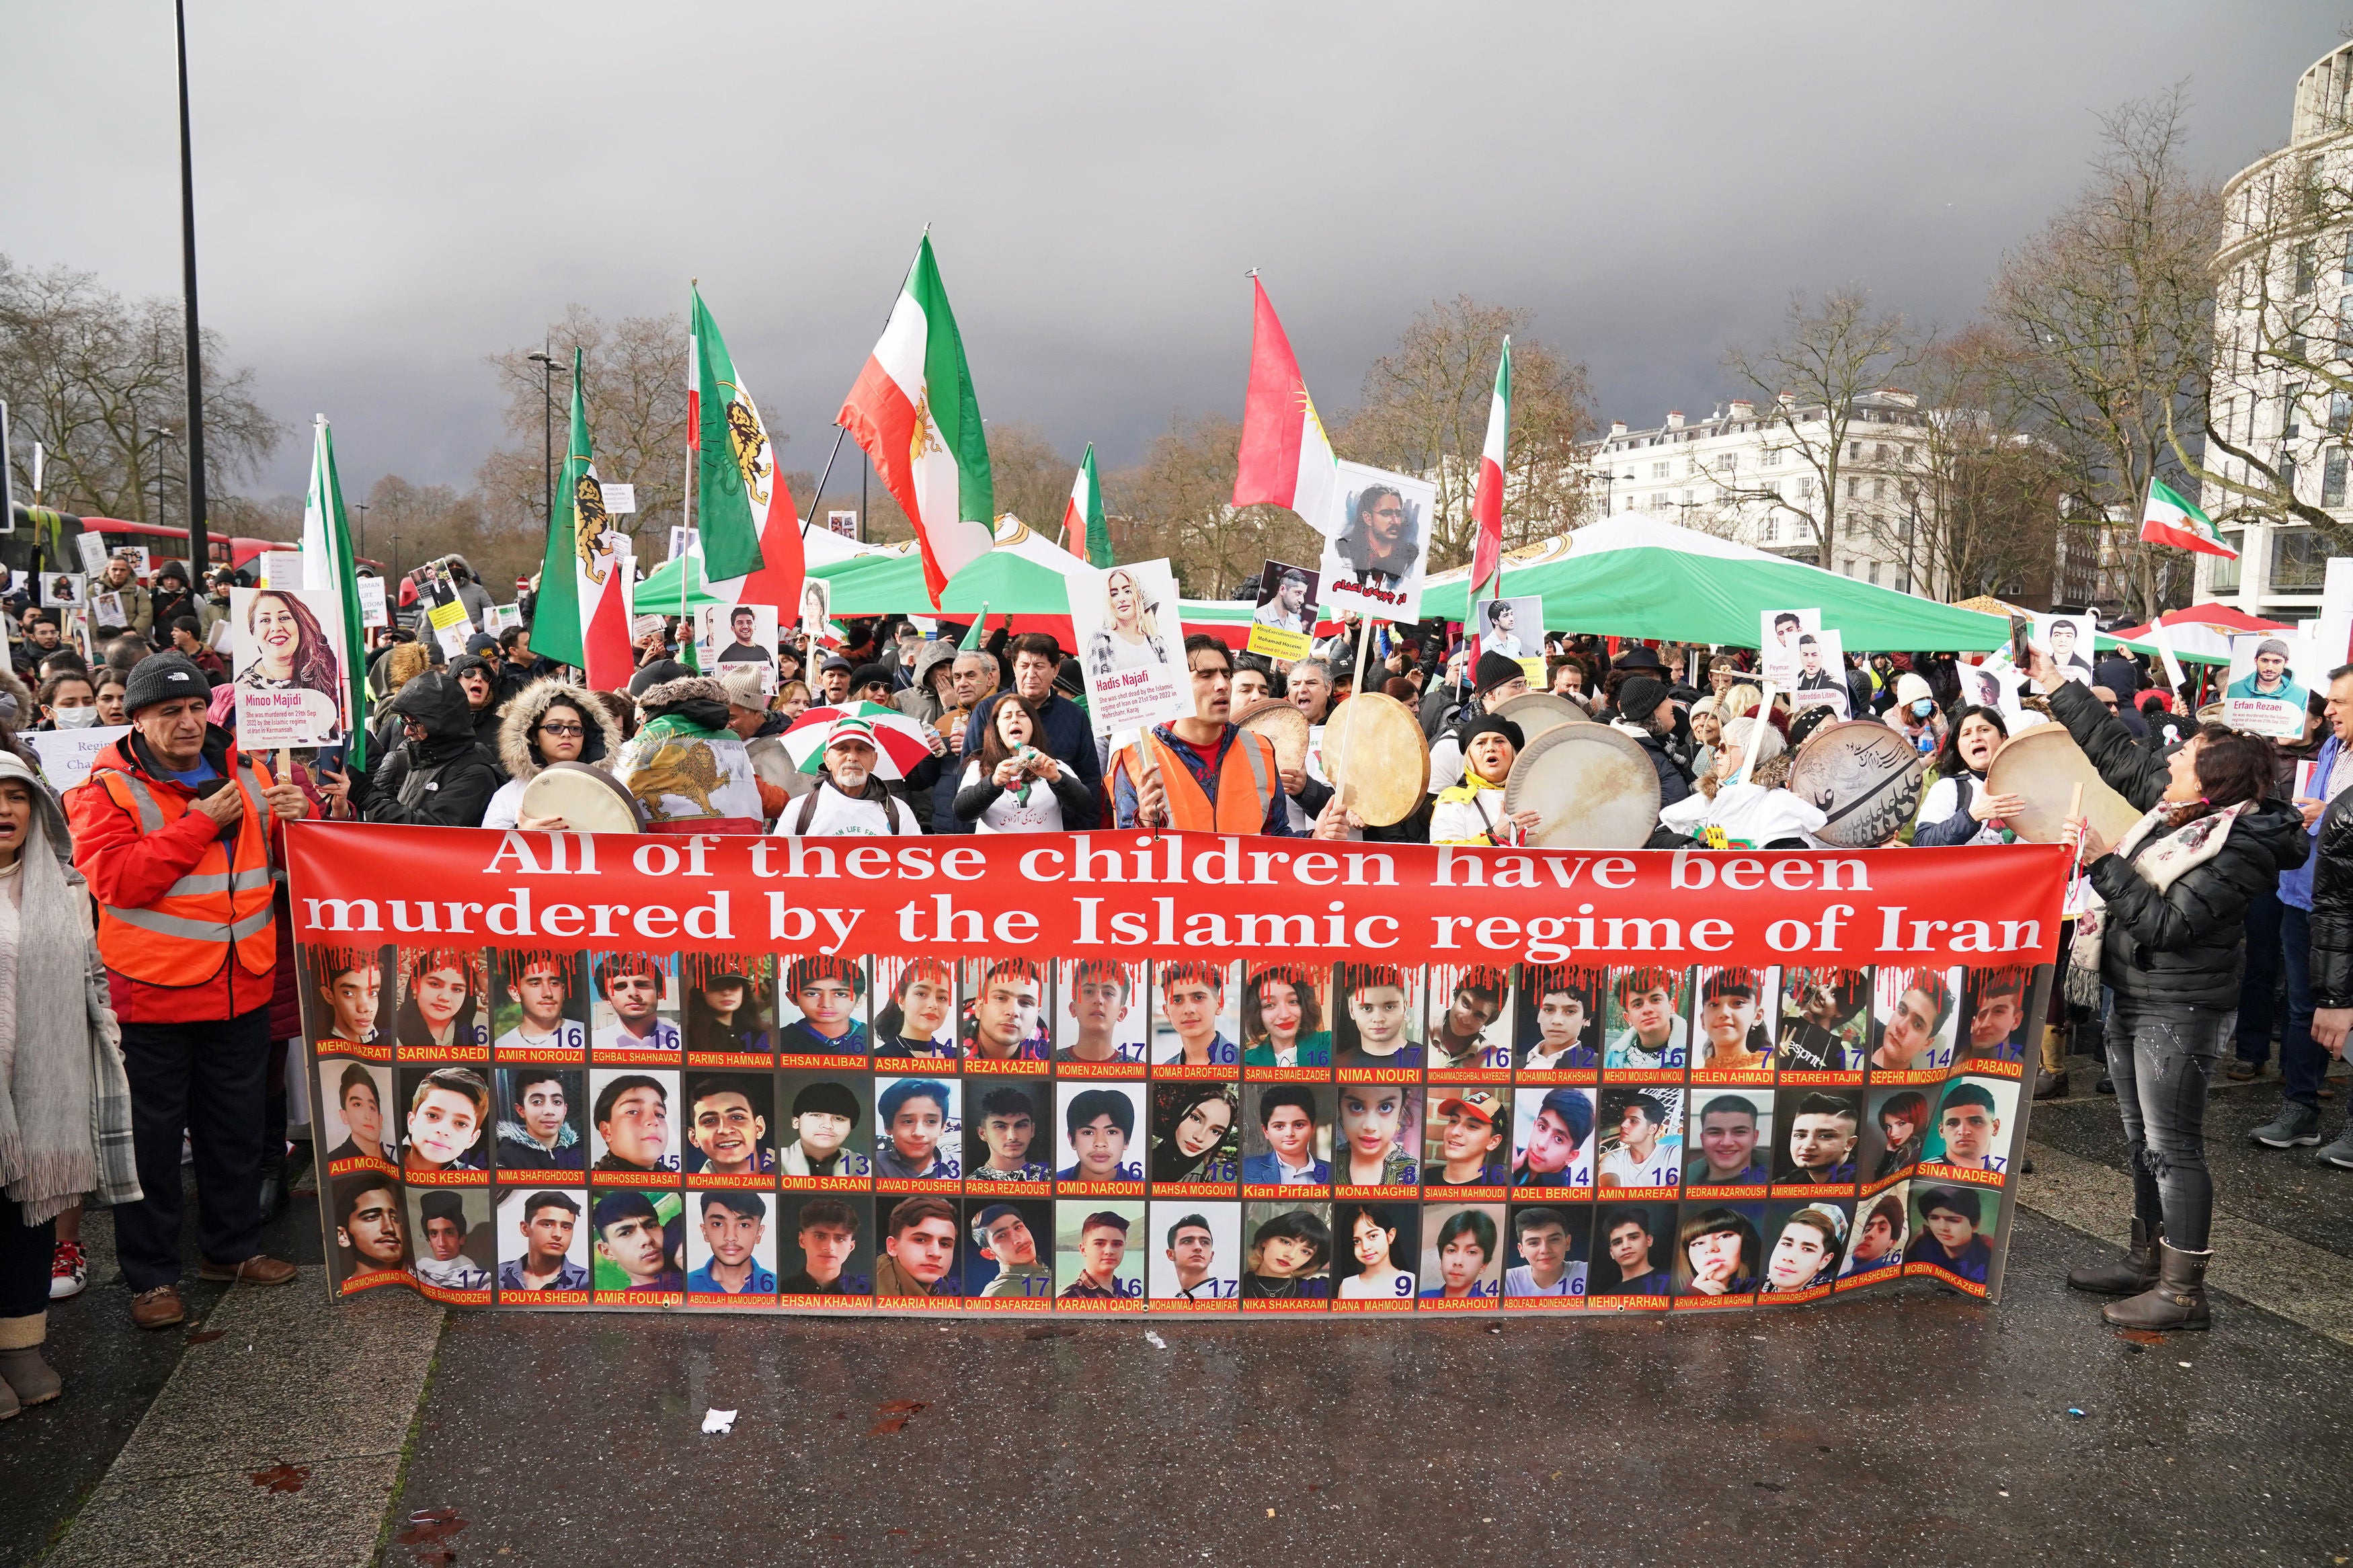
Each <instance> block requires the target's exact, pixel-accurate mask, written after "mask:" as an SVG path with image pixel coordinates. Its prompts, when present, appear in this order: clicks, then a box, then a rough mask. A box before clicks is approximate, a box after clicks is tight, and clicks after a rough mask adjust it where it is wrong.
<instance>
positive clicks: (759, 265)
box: [0, 0, 2353, 493]
mask: <svg viewBox="0 0 2353 1568" xmlns="http://www.w3.org/2000/svg"><path fill="white" fill-rule="evenodd" d="M190 10H191V13H192V15H191V18H190V28H191V38H190V69H191V72H192V75H193V82H194V100H195V110H194V114H195V154H196V195H197V223H198V238H199V241H200V244H201V247H202V248H201V257H200V265H201V267H202V269H203V277H202V285H203V297H202V301H201V304H202V310H203V314H204V319H205V322H206V325H207V326H209V327H213V328H216V329H217V330H218V331H220V332H222V333H223V334H224V335H225V336H226V338H227V342H228V346H229V351H230V353H231V356H232V357H233V358H234V359H235V360H236V361H237V363H247V364H250V365H252V366H254V367H255V369H256V371H257V373H258V380H259V390H260V393H261V395H262V398H263V401H264V402H265V403H266V404H267V405H269V407H270V408H271V409H272V410H273V411H275V412H276V413H278V414H279V415H280V416H282V417H284V418H286V419H288V420H290V421H295V420H302V419H307V418H308V416H310V415H311V413H312V412H313V411H320V412H324V413H325V414H327V415H328V416H329V417H330V418H331V419H332V420H333V421H334V424H335V427H336V437H337V442H336V444H337V450H338V455H339V458H340V459H341V463H342V468H343V479H344V483H345V486H346V488H347V489H349V490H351V491H353V492H354V493H356V492H359V491H363V490H364V489H365V488H366V486H367V485H368V484H369V483H370V482H371V481H373V480H374V479H375V478H376V476H378V475H379V474H382V473H385V472H396V473H400V474H404V475H406V476H407V477H408V478H410V479H415V480H418V481H420V482H427V481H446V482H449V483H452V484H456V485H458V486H459V487H460V488H463V487H465V486H466V485H468V484H469V483H470V480H471V476H472V473H473V469H474V467H475V465H476V463H477V462H478V461H479V460H480V458H481V457H482V455H483V453H484V452H486V451H487V450H488V449H489V448H490V447H491V446H492V445H494V444H496V443H497V442H498V441H499V440H500V439H501V432H500V429H499V423H498V413H499V410H498V403H497V399H496V396H495V393H494V389H493V386H492V384H491V374H490V372H489V370H488V368H487V367H486V366H485V365H484V364H483V363H482V356H483V355H484V354H485V353H489V352H491V351H493V350H496V349H500V348H503V347H507V346H510V345H513V344H519V343H523V342H533V341H535V340H536V338H537V336H538V334H539V331H540V329H541V327H542V326H543V323H545V322H546V321H549V320H551V319H553V318H554V317H555V316H557V315H558V314H560V313H561V311H562V310H563V307H564V305H565V302H566V301H567V300H578V301H581V302H582V303H584V304H586V305H588V306H589V307H591V308H592V309H594V310H597V311H598V312H600V313H602V314H604V315H605V316H607V317H608V318H609V317H617V316H622V315H631V314H641V313H657V312H668V311H678V310H682V308H683V306H684V304H685V300H686V291H687V279H688V278H689V277H690V275H700V277H701V278H702V289H703V295H704V298H705V299H706V300H708V301H709V302H710V304H711V307H712V310H713V312H714V314H715V315H716V317H717V319H718V321H719V322H720V325H721V327H722V329H723V331H725V332H726V334H727V336H728V340H729V344H730V347H731V348H732V349H733V352H734V354H735V360H736V363H737V365H738V367H739V368H740V369H741V370H742V372H743V373H744V377H745V380H746V382H747V384H749V385H750V386H751V388H752V390H753V392H754V395H755V396H757V397H758V399H759V401H760V404H761V407H762V412H763V413H764V414H765V416H767V418H768V421H769V423H770V425H771V426H772V427H777V428H781V429H783V430H785V431H786V432H789V434H790V435H791V437H792V440H791V444H790V445H789V446H788V447H786V449H785V453H784V456H785V459H786V465H787V466H789V467H797V468H814V467H816V466H817V465H818V464H819V463H820V462H821V461H822V460H823V458H824V454H825V449H826V447H827V445H828V442H829V439H830V437H831V430H830V427H829V426H830V421H831V419H832V416H833V415H834V412H835V411H836V409H838V408H839V405H840V399H841V396H842V394H843V393H844V392H845V391H846V390H847V389H848V387H849V383H850V380H851V378H852V377H853V376H854V375H855V374H856V373H857V371H858V368H859V366H860V363H862V362H863V360H864V357H865V354H866V352H867V350H868V349H869V348H870V347H871V344H872V342H873V339H874V336H875V332H876V331H877V329H878V328H879V327H880V325H881V321H882V318H883V316H884V314H885V313H886V311H887V310H888V309H889V306H890V302H891V300H892V297H893V295H894V294H895V292H896V290H897V288H898V284H899V281H900V279H901V278H902V275H903V273H904V270H905V268H906V265H907V261H908V258H909V257H910V256H911V254H912V253H913V246H914V242H915V238H916V236H917V234H918V232H919V231H920V230H921V229H922V227H923V225H924V224H925V223H926V222H929V223H930V224H931V225H932V226H933V237H934V244H935V246H936V247H937V249H938V253H939V257H940V264H941V268H942V270H943V273H944V277H945V279H946V282H947V286H948V290H949V295H950V298H951V300H953V301H954V303H955V309H956V313H957V316H958V319H959V321H960V322H961V324H962V326H963V329H964V332H965V346H966V349H967V351H968V353H969V354H970V356H971V361H972V367H973V376H974V380H975V383H976V386H977V388H978V392H979V395H980V399H981V406H982V409H983V411H984V412H985V413H986V414H987V416H988V417H990V418H991V419H992V420H1000V421H1010V420H1027V421H1031V422H1034V423H1036V424H1037V425H1039V426H1041V427H1042V428H1043V429H1044V430H1045V431H1046V432H1047V434H1048V435H1049V437H1051V438H1052V439H1053V440H1054V441H1055V442H1056V444H1057V445H1058V446H1059V447H1062V448H1064V449H1066V450H1067V451H1068V452H1069V453H1070V454H1071V455H1072V456H1074V457H1075V455H1076V454H1077V453H1078V452H1079V451H1080V449H1081V448H1082V447H1083V446H1084V444H1085V443H1086V442H1088V441H1090V440H1092V441H1093V442H1095V443H1096V445H1097V449H1098V452H1099V454H1100V456H1101V457H1102V458H1103V461H1104V462H1105V463H1106V464H1107V465H1116V464H1119V463H1123V462H1126V461H1130V460H1132V459H1133V458H1134V457H1135V456H1137V455H1138V454H1139V453H1140V452H1141V450H1142V448H1143V447H1144V444H1145V442H1146V441H1147V440H1149V439H1150V437H1151V436H1152V435H1153V434H1154V433H1155V431H1157V430H1158V429H1159V428H1161V426H1163V425H1164V423H1165V422H1166V419H1167V417H1168V416H1169V414H1170V412H1171V410H1172V409H1174V408H1176V407H1180V406H1181V407H1184V408H1186V409H1187V410H1191V411H1199V410H1203V409H1208V408H1222V409H1227V410H1229V411H1232V412H1235V413H1239V412H1240V405H1241V395H1242V385H1243V382H1244V379H1245V376H1246V374H1247V368H1248V354H1249V337H1250V294H1249V286H1248V283H1247V282H1246V280H1245V279H1244V278H1243V273H1244V271H1245V269H1247V268H1250V267H1253V266H1255V267H1258V268H1261V273H1262V276H1263V277H1264V279H1265V281H1266V284H1267V288H1268V289H1269V292H1270V293H1271V296H1272V298H1273V300H1274V302H1275V306H1276V308H1277V310H1280V311H1281V312H1282V317H1283V321H1284V323H1285V325H1286V326H1287V327H1288V328H1289V330H1290V332H1291V337H1292V342H1293V344H1294V346H1296V348H1297V349H1298V351H1299V353H1300V357H1301V359H1302V362H1303V368H1304V370H1305V372H1306V374H1307V377H1308V384H1309V386H1310V388H1311V389H1312V390H1313V391H1314V395H1315V396H1316V398H1317V400H1318V401H1319V403H1321V404H1323V405H1325V406H1326V407H1329V408H1338V407H1344V406H1345V405H1349V404H1351V403H1353V402H1354V401H1355V400H1356V393H1357V388H1358V385H1359V383H1360V380H1361V377H1362V375H1363V373H1364V370H1365V367H1366V363H1368V362H1369V361H1370V360H1371V359H1372V358H1373V357H1374V356H1376V355H1377V354H1379V353H1382V352H1383V351H1384V350H1385V349H1386V348H1387V347H1388V345H1389V344H1390V343H1392V342H1394V341H1395V339H1396V336H1397V334H1398V331H1399V329H1400V328H1402V327H1403V326H1404V324H1405V323H1406V321H1408V320H1409V319H1410V318H1411V316H1412V315H1413V313H1414V312H1415V311H1416V310H1418V309H1419V308H1420V307H1421V306H1422V305H1424V304H1425V303H1427V302H1428V301H1429V300H1431V299H1433V298H1437V297H1451V296H1452V295H1454V294H1456V293H1458V292H1462V293H1468V294H1470V295H1472V296H1473V297H1474V298H1477V299H1479V300H1484V301H1491V302H1499V303H1508V304H1515V305H1524V306H1527V307H1529V308H1531V309H1533V310H1535V313H1536V321H1537V331H1538V333H1539V334H1540V335H1542V336H1543V337H1545V338H1546V339H1547V340H1548V341H1550V342H1555V343H1556V344H1558V345H1559V346H1561V347H1563V348H1564V349H1566V350H1567V351H1568V352H1569V353H1572V354H1574V355H1576V356H1577V357H1580V358H1582V359H1584V360H1585V361H1586V363H1588V366H1589V367H1590V369H1591V371H1592V375H1593V381H1594V385H1595V388H1596V391H1597V393H1598V395H1599V401H1600V404H1601V412H1602V414H1603V416H1605V417H1609V416H1617V417H1623V418H1627V419H1630V420H1631V421H1633V422H1634V423H1635V424H1637V425H1642V424H1655V423H1656V422H1657V421H1658V420H1659V418H1660V417H1661V416H1662V414H1663V413H1664V411H1665V410H1666V409H1667V408H1668V407H1669V406H1680V407H1684V408H1689V409H1693V410H1694V411H1697V410H1701V409H1704V408H1705V407H1707V406H1708V405H1710V404H1711V403H1713V402H1715V400H1716V399H1718V398H1719V397H1721V396H1723V395H1725V390H1726V389H1725V383H1724V381H1723V378H1722V375H1721V374H1720V372H1719V370H1718V368H1717V359H1718V355H1719V353H1720V352H1721V350H1722V347H1723V344H1724V342H1725V340H1726V339H1727V338H1729V337H1735V336H1744V337H1756V336H1761V335H1764V334H1767V333H1769V332H1770V331H1771V330H1772V329H1773V327H1774V324H1775V323H1776V321H1778V317H1779V313H1780V311H1781V310H1782V308H1783V306H1784V305H1785V303H1786V301H1787V299H1788V293H1789V291H1790V290H1791V289H1809V290H1818V289H1822V288H1824V287H1826V286H1829V285H1832V284H1836V283H1839V282H1841V281H1845V280H1848V279H1856V280H1860V281H1862V282H1864V283H1867V284H1868V285H1869V286H1870V287H1871V288H1872V289H1873V290H1874V292H1875V293H1876V295H1877V297H1878V298H1879V299H1880V300H1882V301H1883V303H1885V304H1887V305H1890V306H1894V307H1897V308H1901V309H1903V310H1906V311H1909V312H1912V313H1913V314H1915V315H1916V316H1920V317H1924V318H1927V319H1930V320H1935V321H1946V322H1951V321H1958V320H1960V319H1962V318H1964V317H1966V316H1967V315H1968V314H1969V313H1970V312H1971V311H1972V310H1974V309H1975V307H1976V305H1977V303H1978V300H1979V299H1980V298H1981V296H1982V293H1983V289H1984V286H1985V281H1986V279H1987V277H1988V276H1989V272H1990V270H1991V268H1992V267H1993V265H1994V263H1995V262H1996V260H1997V259H1998V258H1999V257H2000V254H2001V252H2002V250H2003V249H2004V248H2005V247H2009V246H2010V245H2012V244H2014V243H2016V242H2017V241H2018V240H2019V239H2020V238H2021V237H2024V236H2026V235H2027V234H2029V233H2031V231H2032V230H2033V229H2034V228H2035V227H2036V226H2038V225H2040V224H2041V223H2042V220H2043V219H2044V218H2045V217H2046V216H2048V214H2049V213H2050V212H2051V211H2052V208H2054V207H2055V206H2056V205H2059V204H2060V203H2062V202H2063V201H2064V200H2066V199H2067V198H2068V196H2069V195H2070V194H2071V193H2072V192H2073V190H2074V189H2075V187H2076V186H2077V184H2079V182H2080V181H2081V179H2082V177H2083V171H2084V162H2085V160H2086V159H2087V158H2088V157H2089V156H2090V155H2091V154H2092V153H2093V151H2094V138H2095V134H2096V127H2095V124H2094V111H2095V110H2102V109H2105V108H2107V107H2110V106H2112V105H2114V104H2116V103H2117V102H2119V101H2121V100H2125V99H2127V98H2131V97H2135V96H2138V95H2142V94H2145V93H2148V92H2151V91H2154V90H2157V89H2162V88H2163V87H2165V86H2166V85H2168V83H2170V82H2172V81H2174V80H2176V79H2180V78H2183V77H2187V78H2189V82H2190V90H2191V93H2192V97H2193V100H2194V127H2195V132H2196V139H2195V142H2194V145H2193V148H2192V153H2193V156H2194V158H2195V160H2196V161H2197V162H2198V163H2200V164H2201V165H2203V166H2205V167H2207V168H2209V169H2211V170H2213V171H2215V172H2217V173H2223V174H2227V173H2230V172H2232V171H2235V170H2237V169H2238V168H2240V167H2241V166H2242V165H2243V164H2244V163H2247V162H2248V161H2249V160H2250V159H2251V158H2253V156H2255V155H2256V154H2258V153H2261V152H2263V151H2264V150H2265V149H2267V148H2269V147H2271V146H2274V145H2276V144H2277V143H2278V142H2281V141H2283V140H2284V138H2285V136H2286V134H2287V124H2288V111H2289V104H2290V100H2291V95H2292V93H2293V90H2294V87H2295V78H2296V75H2297V73H2298V72H2300V71H2301V70H2302V69H2303V68H2304V67H2305V66H2306V65H2307V64H2308V63H2309V62H2310V61H2311V60H2312V59H2314V58H2316V57H2317V56H2319V55H2320V54H2322V53H2323V52H2325V51H2326V50H2327V49H2328V48H2329V47H2332V46H2333V45H2334V44H2335V43H2336V42H2337V37H2338V28H2339V26H2340V25H2341V24H2342V23H2343V22H2344V21H2345V20H2346V19H2347V17H2348V14H2353V6H2348V5H2345V4H2344V3H2343V0H2339V3H2338V4H2337V5H2319V4H2304V3H2292V0H2263V3H2261V4H2249V3H2247V0H2237V3H2235V4H2232V3H2211V4H2210V3H2204V0H2137V3H2130V4H2088V3H2076V0H2068V3H2065V4H2060V5H2052V4H2050V3H2049V0H2040V3H2033V4H2007V3H1989V0H1970V3H1968V4H1965V5H1942V6H1936V7H1914V6H1905V5H1886V4H1876V5H1848V4H1821V3H1818V4H1814V5H1804V6H1798V7H1791V6H1767V5H1712V4H1683V5H1674V6H1653V5H1622V4H1621V5H1565V4H1559V3H1557V0H1555V3H1546V4H1511V5H1506V4H1492V5H1476V4H1470V3H1466V0H1451V3H1448V4H1442V5H1441V4H1430V5H1391V4H1381V3H1373V0H1351V3H1346V4H1320V3H1318V4H1310V3H1304V0H1292V3H1287V4H1281V5H1268V4H1265V3H1263V0H1261V3H1259V4H1253V5H1232V4H1226V3H1223V0H1187V3H1186V4H1183V5H1159V6H1149V7H1147V6H1136V5H1047V4H1019V3H1010V0H1000V3H996V4H987V5H982V4H965V5H952V4H946V3H937V0H917V3H915V4H912V5H860V6H816V5H792V6H787V5H689V4H682V3H671V4H666V5H646V4H643V3H642V0H639V3H637V4H628V5H623V4H612V3H607V0H573V3H569V4H564V5H539V4H525V3H522V0H488V3H485V0H470V3H468V4H462V5H459V4H446V3H439V0H403V3H402V4H400V5H375V6H367V7H360V6H342V5H332V6H331V5H316V4H296V3H293V0H277V3H265V0H237V3H235V4H230V3H227V0H195V3H194V4H192V5H191V6H190ZM0 18H5V20H0V37H5V39H6V42H7V51H6V52H7V58H9V59H10V61H11V67H10V69H9V71H8V81H7V86H6V88H5V101H6V104H7V109H8V112H9V116H10V119H11V121H12V122H13V123H15V124H16V126H17V127H18V128H19V132H20V134H19V135H18V137H17V138H16V140H15V142H14V143H13V145H12V150H11V151H10V153H8V154H7V155H6V156H5V158H0V213H5V215H6V217H7V222H6V225H5V232H4V233H0V247H5V249H6V250H7V251H8V252H9V253H10V254H12V255H14V256H15V257H16V258H18V259H19V260H20V261H24V262H26V263H30V264H33V265H37V266H47V265H50V264H54V263H65V264H68V265H70V266H73V267H77V268H88V269H90V270H94V271H96V272H97V273H98V274H99V275H100V278H101V279H102V280H103V281H104V282H105V283H106V284H108V285H109V286H111V287H113V288H116V289H122V290H125V291H128V292H134V293H140V292H176V291H177V289H178V286H179V249H178V245H179V237H178V236H179V230H178V218H179V211H178V186H177V166H176V162H175V159H176V147H175V141H174V98H173V79H172V27H171V7H170V5H169V4H168V0H75V3H73V4H71V5H60V4H57V3H55V0H0ZM681 374H683V373H682V372H681ZM590 391H591V394H592V395H593V394H594V391H595V389H594V388H593V387H591V388H590ZM305 458H306V447H305V444H304V443H303V442H302V441H301V440H300V439H299V438H298V439H294V440H290V441H289V442H288V443H287V445H286V447H284V448H283V449H282V450H281V453H280V460H279V462H278V463H277V465H276V468H275V471H273V472H272V473H271V474H270V475H269V476H268V478H267V479H266V480H265V481H264V482H263V483H262V484H261V485H259V486H257V487H254V488H255V489H258V490H260V491H263V492H265V493H266V492H268V491H271V490H299V489H300V488H301V482H302V465H303V463H304V461H305Z"/></svg>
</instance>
